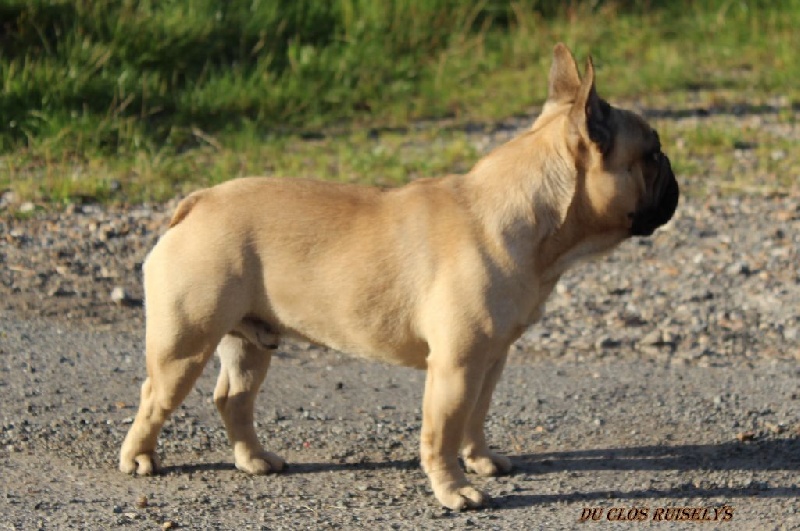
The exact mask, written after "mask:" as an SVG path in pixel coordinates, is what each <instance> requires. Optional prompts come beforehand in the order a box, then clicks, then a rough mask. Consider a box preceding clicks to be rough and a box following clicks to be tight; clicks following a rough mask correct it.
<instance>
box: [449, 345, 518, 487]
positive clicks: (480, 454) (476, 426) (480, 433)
mask: <svg viewBox="0 0 800 531" xmlns="http://www.w3.org/2000/svg"><path fill="white" fill-rule="evenodd" d="M507 355H508V353H507V352H506V354H505V355H503V357H502V358H501V359H499V360H497V361H496V362H495V363H494V365H492V366H491V367H490V368H489V370H488V372H487V373H486V376H485V377H484V379H483V386H482V388H481V392H480V395H479V397H478V401H477V403H476V404H475V409H474V410H473V411H472V414H471V415H470V417H469V419H468V421H467V427H466V431H465V433H464V440H463V443H462V445H461V457H462V458H463V459H464V466H466V468H467V470H469V471H471V472H475V473H476V474H478V475H480V476H497V475H499V474H506V473H508V472H510V471H511V460H510V459H509V458H508V457H506V456H504V455H500V454H497V453H495V452H492V451H491V450H490V449H489V445H488V444H486V435H485V434H484V424H485V422H486V415H487V414H488V413H489V406H490V405H491V402H492V393H494V388H495V387H496V386H497V382H498V381H499V380H500V375H501V374H502V372H503V368H504V367H505V365H506V357H507Z"/></svg>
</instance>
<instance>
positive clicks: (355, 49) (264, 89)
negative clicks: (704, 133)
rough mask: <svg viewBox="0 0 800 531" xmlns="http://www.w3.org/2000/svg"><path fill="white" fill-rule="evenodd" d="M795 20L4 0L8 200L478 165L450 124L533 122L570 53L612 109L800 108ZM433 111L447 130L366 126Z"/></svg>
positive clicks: (412, 0) (719, 12)
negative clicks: (659, 103) (772, 103)
mask: <svg viewBox="0 0 800 531" xmlns="http://www.w3.org/2000/svg"><path fill="white" fill-rule="evenodd" d="M797 28H800V0H785V1H778V2H769V1H765V0H761V1H733V0H706V1H702V0H695V1H693V0H676V1H661V0H649V1H648V0H619V1H604V0H595V1H586V2H578V1H551V0H540V1H536V0H527V1H525V0H517V1H512V0H485V1H483V2H480V1H478V2H468V1H460V0H385V1H383V0H382V1H379V0H328V1H325V0H247V1H244V0H230V1H222V0H218V1H213V0H160V1H158V0H152V1H146V0H141V1H133V0H74V1H43V0H0V79H2V94H0V124H2V126H0V188H8V189H12V190H14V191H15V193H16V194H17V195H19V196H20V197H23V198H30V199H33V200H37V201H41V202H69V201H72V200H75V199H76V198H84V200H85V199H92V200H101V201H104V200H113V201H141V200H163V199H165V198H167V197H170V196H172V195H174V194H175V193H179V192H182V191H185V190H186V189H188V188H192V187H197V186H202V185H207V184H211V183H214V182H219V181H221V180H225V179H228V178H232V177H236V176H239V175H243V174H249V173H271V174H278V175H283V174H295V175H305V176H313V177H317V178H331V179H340V180H353V181H359V182H379V183H389V184H392V183H398V182H404V181H406V180H408V179H409V178H412V177H414V176H416V175H417V174H421V173H432V172H443V171H451V170H461V171H463V170H464V169H465V168H468V167H469V165H470V164H471V163H472V162H473V161H474V159H475V158H476V157H477V156H478V155H479V153H477V150H476V149H475V147H474V145H473V143H471V142H469V140H468V139H466V138H465V137H464V136H463V135H460V134H458V132H457V128H456V129H455V130H454V128H453V127H452V124H454V123H455V124H459V123H467V122H469V123H473V124H474V123H492V122H493V121H497V120H500V119H503V118H507V117H509V116H513V115H518V114H521V113H525V112H531V109H533V108H534V106H535V105H538V104H540V103H541V101H542V99H543V98H544V96H545V91H546V75H547V69H548V67H549V61H550V54H551V50H552V47H553V45H554V44H555V43H556V42H557V41H564V42H566V43H567V44H568V45H570V46H571V47H572V49H573V51H574V52H575V53H576V55H577V56H578V57H579V58H580V59H582V58H583V57H584V56H585V55H586V54H588V53H591V54H592V55H593V57H594V58H595V63H596V66H597V68H598V88H599V90H600V92H601V94H602V95H604V96H606V97H609V98H611V99H612V100H613V99H615V98H632V97H637V96H643V97H646V98H652V97H653V95H656V94H657V95H662V96H663V97H664V100H663V101H668V102H680V101H681V98H682V96H681V94H685V93H687V92H692V93H698V92H702V93H708V94H712V96H709V97H711V98H719V97H721V96H719V94H717V95H716V96H714V95H713V94H715V93H718V92H719V91H723V92H722V93H724V94H728V96H725V97H730V95H729V94H730V93H731V91H733V92H734V93H736V94H746V95H747V98H748V101H750V100H753V101H758V100H759V99H763V98H767V97H769V96H770V95H774V94H781V95H782V96H785V97H786V98H790V100H791V101H793V102H797V101H798V98H797V96H798V89H797V87H796V85H797V80H798V79H800V77H798V70H800V67H799V66H798V61H797V47H798V40H797V37H796V35H797ZM724 91H728V92H724ZM429 119H433V120H437V121H438V120H442V119H444V120H447V121H448V124H449V125H448V128H447V130H446V131H442V130H441V129H440V128H438V127H435V126H434V127H427V128H423V130H415V131H404V133H406V134H404V135H395V136H393V135H392V134H386V135H383V138H382V139H381V141H380V142H379V143H375V142H374V141H373V140H374V134H373V135H370V134H368V133H369V131H376V130H378V131H388V132H391V131H394V130H395V129H394V128H405V127H407V126H408V125H409V124H417V123H419V122H420V120H429ZM415 129H417V128H415ZM454 131H455V132H454ZM712 136H713V135H712ZM409 141H410V142H412V143H415V142H416V147H415V148H414V149H410V150H409V149H406V148H405V146H406V145H407V144H408V142H409ZM715 141H718V139H716V140H715ZM376 174H379V175H381V176H382V177H380V178H377V177H376V176H375V175H376Z"/></svg>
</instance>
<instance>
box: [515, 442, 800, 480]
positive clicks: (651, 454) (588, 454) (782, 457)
mask: <svg viewBox="0 0 800 531" xmlns="http://www.w3.org/2000/svg"><path fill="white" fill-rule="evenodd" d="M512 460H513V461H514V464H515V465H516V469H517V470H518V471H519V472H523V473H529V474H542V473H548V472H561V471H583V472H586V471H591V470H800V439H797V438H791V439H774V440H764V441H754V442H748V443H741V442H728V443H721V444H687V445H679V446H663V445H659V446H634V447H630V448H599V449H594V450H578V451H575V452H543V453H537V454H526V455H522V456H517V457H512Z"/></svg>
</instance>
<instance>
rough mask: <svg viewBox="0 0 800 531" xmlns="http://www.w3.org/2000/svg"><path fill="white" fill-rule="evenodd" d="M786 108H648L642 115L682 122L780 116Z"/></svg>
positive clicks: (794, 108) (798, 107)
mask: <svg viewBox="0 0 800 531" xmlns="http://www.w3.org/2000/svg"><path fill="white" fill-rule="evenodd" d="M784 109H785V107H779V106H777V105H768V104H764V105H749V104H734V105H711V106H707V107H690V108H685V109H652V108H646V109H643V110H642V114H643V115H644V117H645V118H648V119H660V120H680V119H683V118H706V117H709V116H726V115H727V116H735V117H742V116H764V115H769V114H778V113H779V112H781V111H782V110H784ZM798 109H800V104H797V103H795V104H793V105H792V110H795V111H796V110H798Z"/></svg>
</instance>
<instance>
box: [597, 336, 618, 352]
mask: <svg viewBox="0 0 800 531" xmlns="http://www.w3.org/2000/svg"><path fill="white" fill-rule="evenodd" d="M621 345H622V341H620V340H619V339H614V338H613V337H601V338H600V339H598V340H597V342H596V343H595V344H594V348H595V349H597V350H604V349H612V348H619V347H620V346H621Z"/></svg>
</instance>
